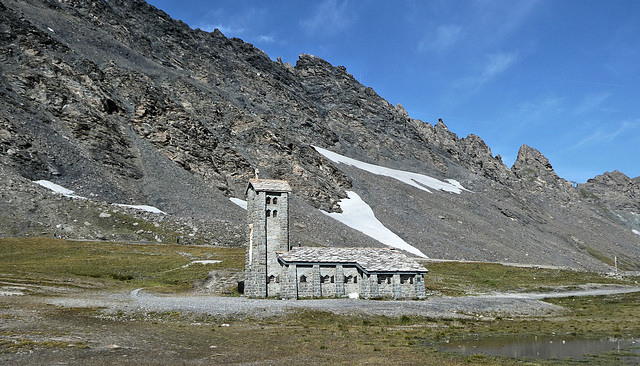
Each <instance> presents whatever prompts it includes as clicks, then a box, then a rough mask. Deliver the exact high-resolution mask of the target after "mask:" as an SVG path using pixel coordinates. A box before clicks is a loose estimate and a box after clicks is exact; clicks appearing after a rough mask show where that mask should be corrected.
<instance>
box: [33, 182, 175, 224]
mask: <svg viewBox="0 0 640 366" xmlns="http://www.w3.org/2000/svg"><path fill="white" fill-rule="evenodd" d="M33 183H36V184H38V185H41V186H42V187H44V188H47V189H50V190H52V191H53V192H55V193H58V194H61V195H63V196H65V197H69V198H78V199H82V200H86V199H87V198H86V197H82V196H76V195H75V194H73V193H74V191H72V190H70V189H67V188H65V187H63V186H61V185H58V184H55V183H53V182H50V181H48V180H44V179H43V180H36V181H33ZM114 205H115V206H120V207H128V208H134V209H136V210H141V211H147V212H151V213H155V214H163V215H166V214H167V213H166V212H164V211H161V210H160V209H158V208H156V207H153V206H147V205H125V204H122V203H114ZM107 215H108V214H107ZM109 216H111V215H109ZM109 216H104V215H103V214H100V217H109Z"/></svg>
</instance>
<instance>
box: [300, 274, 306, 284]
mask: <svg viewBox="0 0 640 366" xmlns="http://www.w3.org/2000/svg"><path fill="white" fill-rule="evenodd" d="M300 282H301V283H302V282H307V276H305V275H302V276H300Z"/></svg>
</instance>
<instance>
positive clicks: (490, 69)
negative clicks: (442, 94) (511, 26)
mask: <svg viewBox="0 0 640 366" xmlns="http://www.w3.org/2000/svg"><path fill="white" fill-rule="evenodd" d="M517 61H518V55H517V54H516V53H513V52H500V53H494V54H490V55H487V56H486V61H485V63H484V64H483V65H481V68H480V70H479V72H478V73H477V75H472V76H469V77H467V78H464V79H461V80H459V81H458V82H457V83H456V86H457V87H458V88H464V89H469V90H470V91H474V90H475V89H478V88H480V87H482V86H484V85H485V84H487V83H489V82H491V81H492V80H494V79H495V78H497V77H498V76H499V75H501V74H502V73H504V72H505V71H507V70H508V69H509V68H510V67H512V66H513V65H514V64H515V63H516V62H517Z"/></svg>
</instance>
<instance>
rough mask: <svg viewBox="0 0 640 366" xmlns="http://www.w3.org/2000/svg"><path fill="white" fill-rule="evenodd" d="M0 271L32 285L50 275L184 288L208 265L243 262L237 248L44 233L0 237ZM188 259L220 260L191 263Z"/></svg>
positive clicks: (235, 266) (228, 265)
mask: <svg viewBox="0 0 640 366" xmlns="http://www.w3.org/2000/svg"><path fill="white" fill-rule="evenodd" d="M0 251H1V252H2V257H1V258H0V273H1V274H2V275H0V277H3V276H9V277H14V278H15V277H20V278H22V279H29V282H31V283H32V284H36V285H42V284H48V283H49V284H50V283H51V278H55V279H58V280H61V279H70V280H73V279H79V280H82V279H97V280H100V281H102V282H103V283H104V284H105V285H106V286H125V287H163V288H165V289H166V290H171V291H176V290H186V289H190V288H191V287H192V285H191V284H192V282H193V281H195V280H203V279H205V278H206V276H207V274H208V272H209V271H211V270H214V269H236V270H242V268H243V267H244V250H243V249H242V248H212V247H203V246H185V245H151V244H150V245H140V244H126V243H110V242H78V241H68V240H60V239H50V238H16V239H1V240H0ZM194 260H221V261H222V262H221V263H216V264H206V265H202V264H194V265H189V264H190V263H191V262H192V261H194Z"/></svg>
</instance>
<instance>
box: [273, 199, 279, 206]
mask: <svg viewBox="0 0 640 366" xmlns="http://www.w3.org/2000/svg"><path fill="white" fill-rule="evenodd" d="M276 203H278V197H273V204H274V205H275V204H276Z"/></svg>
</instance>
